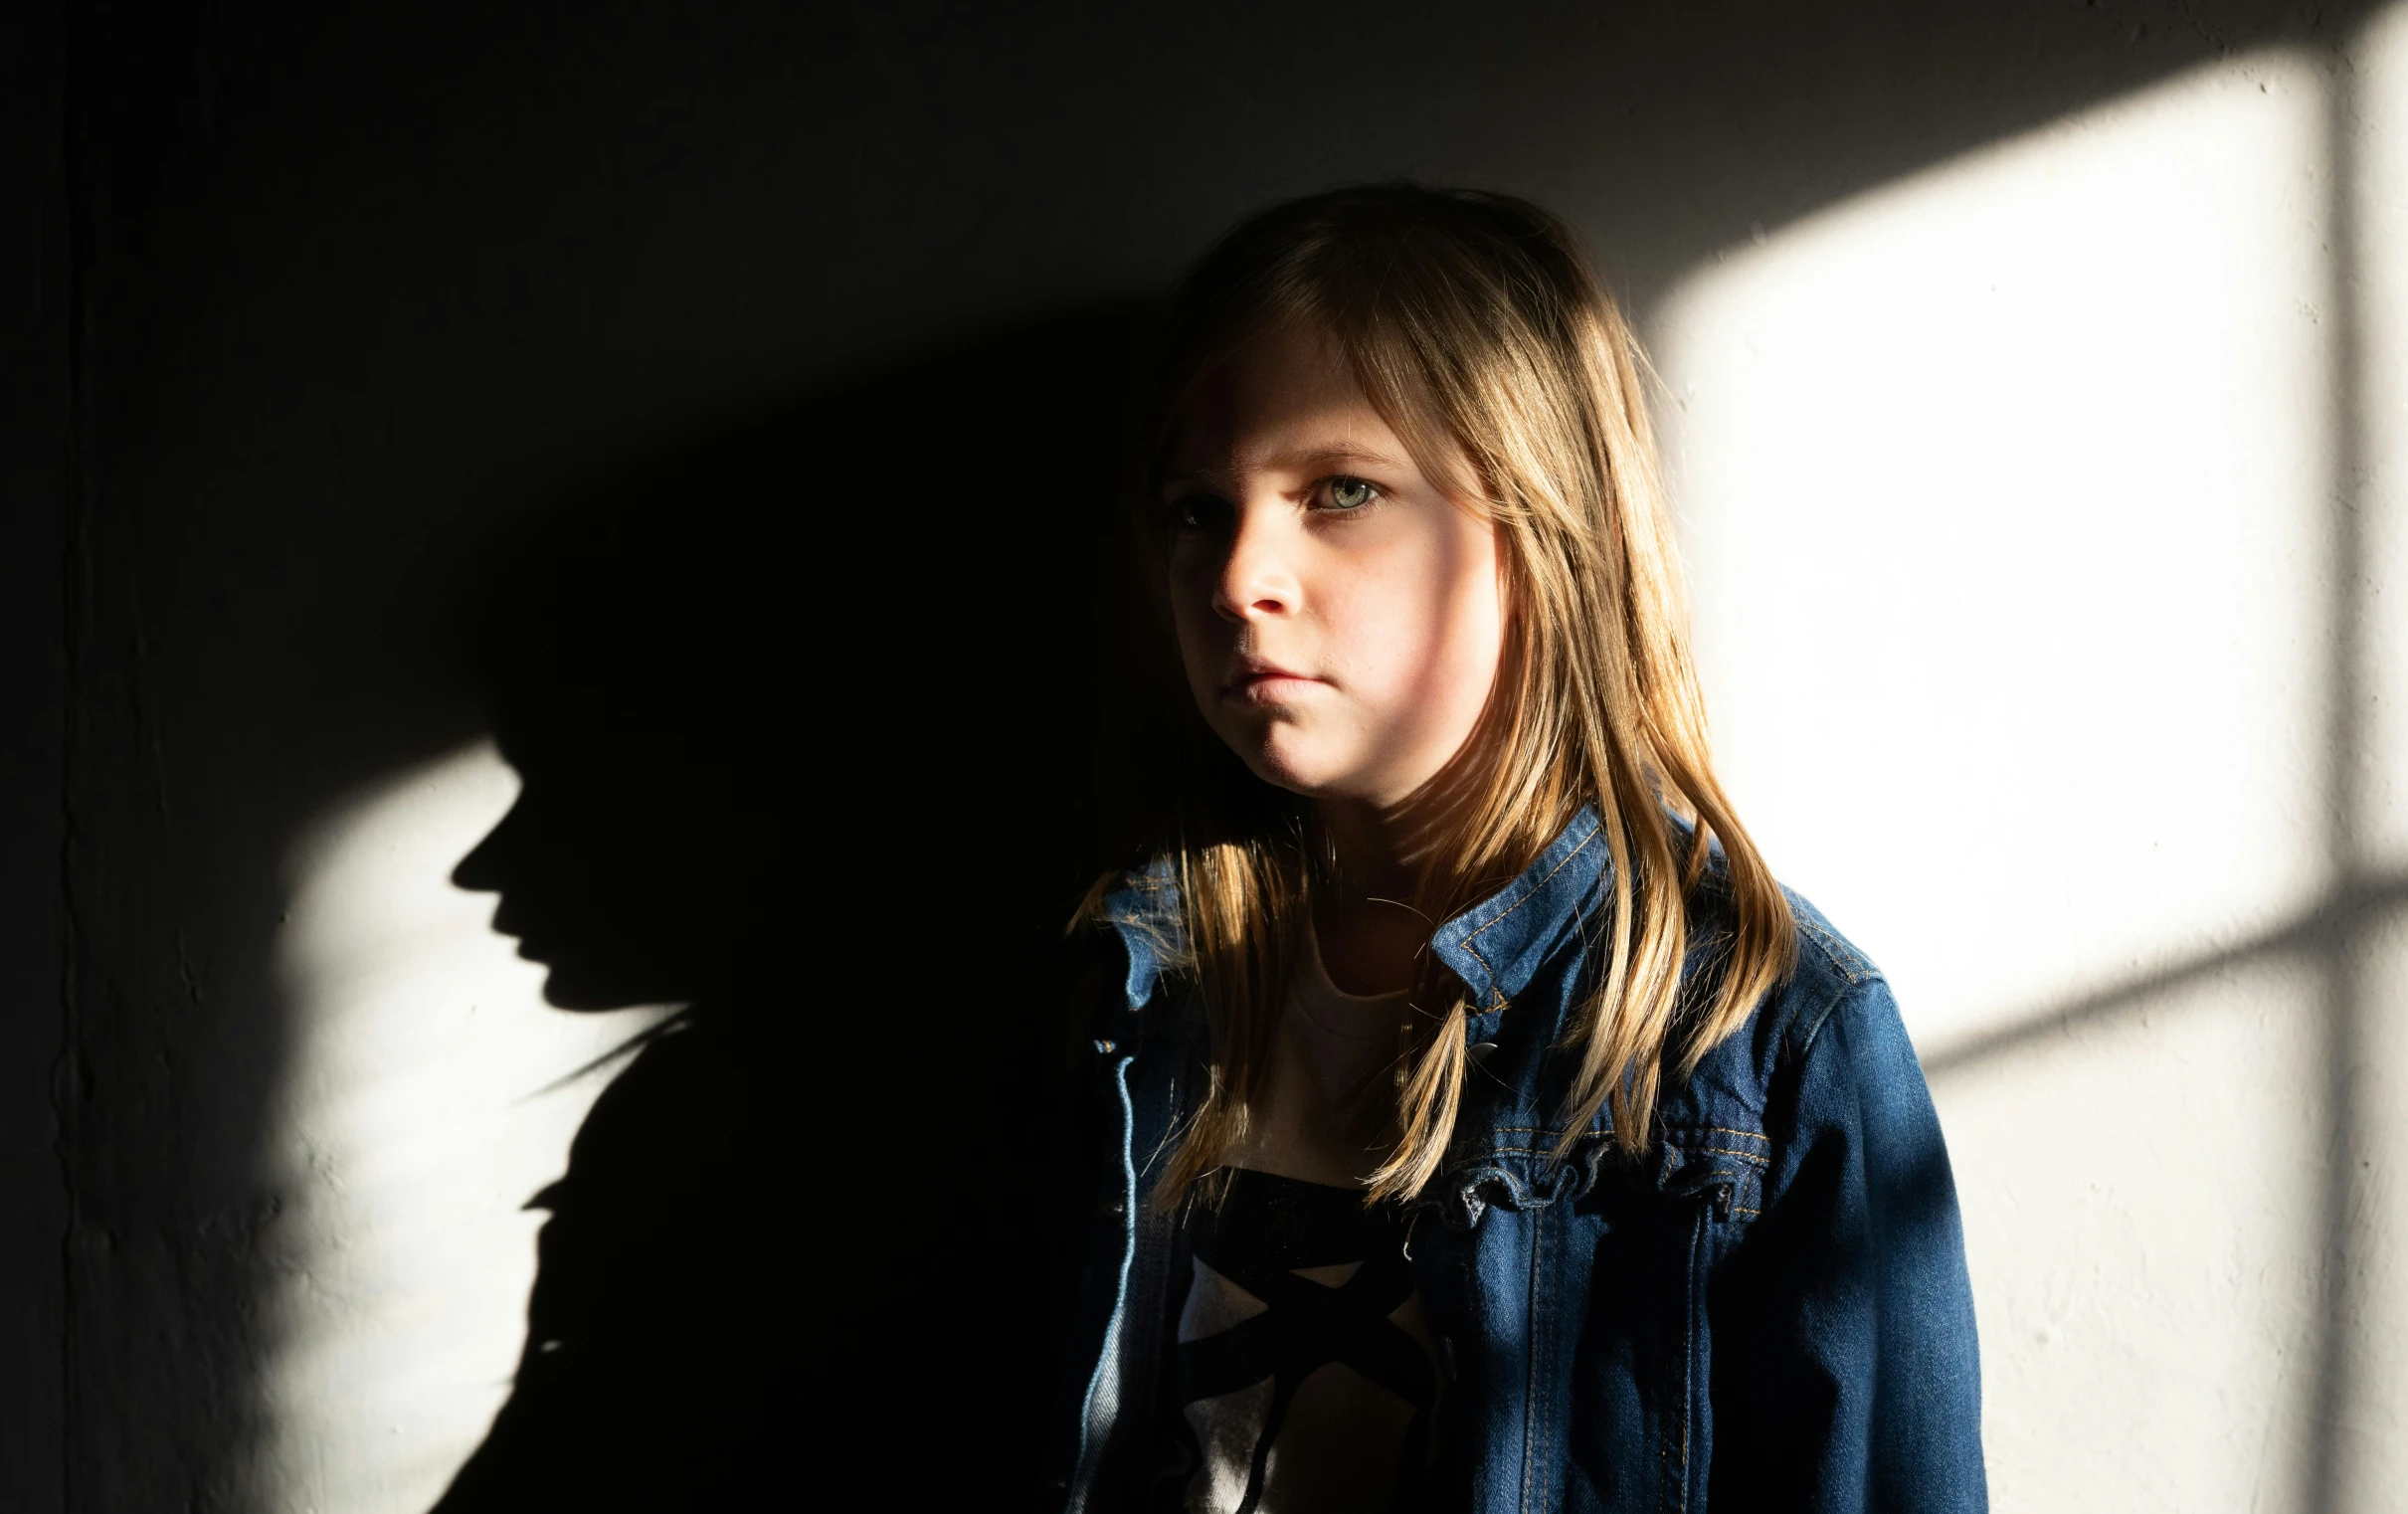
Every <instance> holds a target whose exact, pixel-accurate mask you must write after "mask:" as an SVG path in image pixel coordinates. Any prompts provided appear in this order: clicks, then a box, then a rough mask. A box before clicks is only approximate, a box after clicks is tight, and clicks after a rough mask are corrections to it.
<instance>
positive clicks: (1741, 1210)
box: [1731, 1204, 1763, 1215]
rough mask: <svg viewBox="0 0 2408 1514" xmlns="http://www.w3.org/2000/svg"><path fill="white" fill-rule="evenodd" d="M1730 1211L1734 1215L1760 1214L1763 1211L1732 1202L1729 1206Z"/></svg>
mask: <svg viewBox="0 0 2408 1514" xmlns="http://www.w3.org/2000/svg"><path fill="white" fill-rule="evenodd" d="M1731 1213H1733V1214H1735V1215H1760V1214H1762V1213H1763V1211H1762V1210H1760V1209H1750V1208H1749V1207H1748V1206H1746V1205H1745V1204H1734V1205H1733V1206H1731Z"/></svg>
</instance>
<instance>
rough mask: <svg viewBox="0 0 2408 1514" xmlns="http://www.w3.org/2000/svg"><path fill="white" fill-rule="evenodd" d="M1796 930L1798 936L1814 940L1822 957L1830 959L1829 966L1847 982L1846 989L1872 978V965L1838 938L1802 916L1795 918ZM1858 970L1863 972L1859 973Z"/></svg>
mask: <svg viewBox="0 0 2408 1514" xmlns="http://www.w3.org/2000/svg"><path fill="white" fill-rule="evenodd" d="M1797 928H1798V931H1799V933H1800V934H1802V935H1807V936H1812V937H1813V938H1814V944H1815V945H1817V946H1819V947H1821V948H1822V949H1823V955H1824V956H1826V957H1828V958H1830V959H1831V965H1832V966H1833V967H1835V968H1838V969H1839V971H1840V976H1841V977H1843V978H1846V979H1847V980H1848V987H1850V988H1856V987H1858V986H1860V985H1862V984H1863V983H1864V981H1865V980H1866V979H1867V978H1870V977H1872V976H1873V964H1872V963H1870V962H1868V961H1866V960H1865V958H1864V956H1863V955H1862V954H1861V953H1859V952H1858V951H1857V950H1856V949H1855V948H1854V947H1849V946H1846V943H1844V942H1842V941H1841V940H1840V938H1839V937H1838V936H1836V935H1834V934H1832V933H1831V932H1830V931H1827V930H1825V929H1823V928H1822V927H1821V926H1819V925H1817V924H1815V923H1814V922H1813V921H1812V920H1809V919H1807V918H1806V917H1805V916H1803V915H1800V916H1798V917H1797ZM1843 948H1844V950H1845V952H1846V956H1845V959H1844V960H1843V958H1842V955H1841V953H1842V950H1843ZM1851 964H1853V966H1852V965H1851ZM1859 968H1861V969H1863V971H1862V972H1859V971H1858V969H1859Z"/></svg>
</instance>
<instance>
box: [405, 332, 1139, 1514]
mask: <svg viewBox="0 0 2408 1514" xmlns="http://www.w3.org/2000/svg"><path fill="white" fill-rule="evenodd" d="M1136 320H1137V315H1136V312H1134V311H1132V310H1129V309H1119V308H1115V309H1105V310H1097V311H1089V312H1083V313H1078V314H1074V315H1069V316H1064V317H1061V318H1058V319H1054V320H1049V321H1044V322H1039V323H1036V324H1034V325H1031V326H1028V327H1024V328H1021V329H1019V330H1015V331H1011V332H1007V333H1004V334H1003V335H1000V336H997V337H993V338H989V339H986V340H981V341H976V342H970V343H965V344H961V345H958V346H955V347H952V348H949V349H946V350H944V351H940V352H936V353H933V354H930V355H929V356H927V357H925V358H923V359H920V360H918V361H915V362H912V363H909V364H906V365H903V366H901V367H898V368H895V369H891V370H888V371H885V372H883V373H880V374H877V375H875V376H873V377H870V378H868V379H865V380H862V381H860V382H858V383H853V384H849V385H845V386H842V387H840V388H836V389H834V390H830V391H826V392H823V393H820V394H817V395H814V396H812V397H810V398H809V399H807V400H805V401H803V402H801V403H799V404H795V405H790V406H787V407H784V408H782V409H781V410H779V411H777V412H776V413H773V414H770V415H767V416H764V417H762V418H760V419H758V420H756V421H754V422H752V423H749V424H747V425H744V426H741V427H738V428H734V429H732V430H730V431H729V432H727V433H725V434H723V435H719V436H715V437H712V438H709V439H707V440H706V441H704V442H702V443H699V444H697V445H695V446H692V447H688V448H685V449H682V450H680V451H678V452H677V453H675V454H674V455H672V456H669V457H666V458H663V459H661V460H659V462H658V463H657V464H655V465H653V466H649V467H647V468H643V469H639V470H636V471H634V472H632V473H630V474H628V475H627V476H626V477H624V478H622V479H621V480H619V481H617V482H615V483H614V484H613V485H612V486H610V487H609V488H607V489H602V490H597V491H594V492H593V493H591V494H588V495H586V496H583V497H580V498H577V499H574V500H572V501H570V502H569V503H568V504H567V505H566V506H565V507H564V508H562V509H560V510H559V511H557V512H554V514H553V516H552V517H551V519H550V520H549V522H548V523H547V524H546V525H545V526H544V527H543V528H541V529H539V530H538V531H537V532H536V533H535V534H534V535H533V536H532V538H531V539H530V540H529V541H528V542H527V543H526V546H525V549H524V550H523V551H522V552H520V553H519V554H518V556H517V558H516V559H515V560H514V561H513V562H512V563H511V564H510V565H509V566H508V567H507V568H506V569H505V570H504V571H503V572H502V573H501V574H499V575H498V576H497V579H496V587H495V591H494V594H493V608H492V612H491V614H490V616H489V617H488V619H487V621H486V623H485V625H484V627H483V629H482V631H481V633H480V636H479V639H478V645H479V648H480V662H481V666H482V668H483V670H484V676H485V678H486V680H487V683H488V686H489V688H490V691H491V695H492V701H493V704H492V707H493V718H494V724H495V728H496V732H497V738H498V741H499V743H500V747H501V750H502V753H503V755H504V756H505V757H506V758H507V759H508V760H509V761H510V762H511V763H512V765H513V766H515V767H516V768H517V769H518V771H519V773H520V775H521V777H522V778H523V780H524V787H523V789H522V791H521V793H520V796H519V798H518V801H517V803H516V804H515V806H514V807H513V808H512V809H511V811H510V812H509V814H508V815H507V816H506V817H505V818H504V819H503V820H502V821H501V822H500V824H498V825H497V826H496V827H495V828H494V830H493V832H492V833H491V834H490V835H489V836H487V837H486V838H485V839H484V840H483V841H482V842H481V843H480V844H479V845H478V846H477V847H476V848H475V850H474V851H473V852H470V854H469V855H468V856H467V857H466V858H465V859H463V861H462V862H461V863H460V865H459V868H458V871H457V873H456V875H455V880H456V881H457V882H458V883H459V884H460V885H461V886H463V887H465V888H471V889H482V890H491V891H494V892H497V893H498V894H499V895H500V901H499V904H498V906H497V909H496V912H495V917H494V925H495V928H496V929H497V930H500V931H503V932H506V933H508V934H510V935H514V936H517V937H518V938H519V939H520V941H521V943H522V946H521V951H522V954H523V955H526V956H528V957H531V958H534V959H536V960H538V961H540V962H542V963H544V964H546V965H547V967H548V968H549V970H550V972H549V978H548V980H547V983H546V988H545V993H546V997H547V998H548V999H549V1000H550V1001H551V1002H552V1003H553V1004H555V1005H557V1006H559V1007H562V1008H565V1009H572V1010H602V1009H608V1008H614V1007H619V1006H626V1005H634V1004H646V1003H660V1002H677V1003H683V1004H686V1005H687V1006H688V1007H687V1008H686V1009H684V1010H683V1011H682V1012H681V1013H679V1014H678V1015H676V1016H675V1017H674V1018H673V1019H671V1020H670V1021H668V1022H667V1023H666V1024H665V1025H664V1026H663V1027H662V1028H660V1029H659V1030H657V1031H655V1032H653V1033H651V1034H649V1035H648V1036H647V1037H645V1038H643V1039H642V1041H641V1043H640V1044H638V1045H636V1046H634V1047H632V1048H631V1051H632V1054H631V1055H630V1056H629V1058H628V1059H627V1060H626V1061H625V1063H624V1065H623V1066H621V1067H620V1068H619V1070H618V1071H617V1073H616V1076H615V1077H614V1078H613V1080H612V1081H611V1083H610V1084H609V1086H608V1087H607V1088H606V1089H605V1091H604V1092H603V1093H602V1095H601V1096H600V1098H599V1099H598V1100H597V1101H596V1103H595V1105H594V1107H593V1110H592V1112H591V1114H590V1115H589V1116H588V1118H587V1119H586V1121H585V1124H584V1126H583V1127H582V1128H581V1129H580V1131H579V1132H578V1135H577V1137H576V1141H575V1143H574V1146H573V1148H572V1150H571V1154H570V1159H569V1164H568V1170H567V1172H566V1174H565V1175H564V1176H563V1177H562V1178H561V1179H560V1180H559V1181H558V1182H556V1183H554V1184H553V1185H551V1186H550V1187H549V1188H547V1189H545V1190H544V1192H543V1193H541V1194H539V1195H537V1196H536V1198H535V1200H534V1201H533V1204H532V1206H531V1207H533V1208H539V1209H543V1210H545V1211H548V1212H549V1218H548V1219H547V1220H546V1222H545V1224H544V1226H543V1230H542V1233H541V1240H540V1243H539V1266H538V1274H537V1278H536V1282H535V1286H534V1289H533V1293H532V1296H531V1298H530V1300H529V1304H528V1311H527V1325H528V1328H527V1338H526V1347H525V1351H524V1354H523V1355H522V1357H521V1359H520V1362H519V1366H518V1370H517V1375H516V1378H515V1380H514V1385H513V1389H512V1393H511V1396H510V1398H509V1401H508V1403H507V1404H506V1405H505V1407H504V1408H503V1409H502V1411H501V1412H500V1414H499V1415H498V1417H497V1418H496V1419H495V1421H494V1423H493V1426H492V1428H491V1430H490V1432H489V1434H488V1436H487V1438H486V1439H485V1441H484V1443H483V1444H482V1445H481V1446H480V1447H479V1448H478V1449H477V1450H476V1452H475V1453H474V1454H473V1455H472V1456H471V1457H470V1458H469V1460H468V1461H467V1462H466V1464H465V1465H464V1466H463V1467H462V1469H461V1470H460V1472H459V1473H458V1475H457V1476H456V1478H455V1480H454V1482H453V1484H452V1486H451V1488H450V1490H449V1491H448V1492H447V1493H446V1494H445V1496H444V1498H443V1499H442V1501H441V1503H440V1504H439V1505H438V1510H439V1511H440V1514H470V1511H484V1510H511V1511H525V1510H541V1509H576V1510H602V1511H609V1510H636V1509H642V1510H647V1511H658V1510H678V1509H732V1508H744V1509H777V1508H803V1507H816V1506H821V1505H834V1504H851V1503H855V1502H859V1501H862V1500H863V1499H864V1498H874V1499H875V1500H876V1501H877V1502H880V1503H883V1504H888V1505H900V1506H903V1507H970V1506H976V1507H981V1508H990V1507H1017V1506H1019V1504H1020V1503H1022V1502H1024V1501H1026V1500H1027V1498H1028V1497H1030V1496H1031V1495H1033V1494H1034V1492H1035V1490H1036V1487H1037V1482H1038V1472H1039V1464H1040V1460H1041V1458H1042V1457H1043V1456H1044V1455H1045V1453H1046V1447H1045V1445H1044V1441H1043V1436H1044V1425H1045V1421H1046V1420H1047V1419H1048V1411H1049V1409H1050V1408H1051V1407H1052V1405H1053V1403H1054V1400H1055V1396H1056V1393H1057V1390H1058V1387H1059V1381H1060V1376H1061V1364H1060V1362H1059V1358H1058V1351H1057V1348H1058V1345H1059V1342H1058V1341H1057V1340H1055V1339H1054V1338H1053V1336H1054V1333H1055V1332H1053V1331H1051V1330H1050V1329H1049V1327H1048V1324H1047V1321H1048V1320H1049V1319H1050V1318H1051V1317H1052V1316H1053V1315H1054V1314H1055V1312H1056V1310H1057V1309H1058V1306H1059V1304H1060V1302H1061V1300H1062V1298H1063V1296H1064V1290H1065V1289H1066V1288H1067V1287H1068V1286H1069V1285H1070V1283H1071V1282H1072V1281H1073V1280H1074V1273H1075V1270H1076V1268H1075V1265H1074V1264H1073V1263H1072V1262H1071V1261H1070V1260H1069V1258H1070V1257H1071V1256H1072V1255H1073V1254H1074V1247H1075V1245H1076V1235H1075V1232H1076V1230H1077V1226H1076V1224H1075V1223H1074V1221H1075V1215H1076V1212H1077V1211H1078V1210H1080V1209H1082V1208H1083V1207H1084V1205H1085V1204H1086V1203H1087V1202H1089V1200H1088V1194H1089V1190H1088V1189H1087V1188H1086V1187H1085V1185H1084V1180H1083V1179H1081V1178H1079V1177H1078V1176H1077V1175H1075V1174H1065V1173H1064V1172H1063V1171H1061V1170H1060V1169H1059V1168H1058V1167H1057V1166H1055V1165H1053V1154H1054V1153H1055V1152H1057V1151H1059V1150H1062V1149H1065V1147H1066V1146H1067V1145H1068V1144H1070V1143H1066V1142H1065V1141H1064V1140H1063V1138H1062V1134H1061V1133H1062V1130H1063V1122H1065V1121H1067V1120H1071V1119H1076V1118H1080V1117H1082V1110H1083V1108H1084V1105H1083V1102H1082V1096H1081V1094H1080V1092H1079V1091H1077V1090H1081V1089H1083V1088H1084V1087H1085V1084H1086V1080H1085V1079H1082V1078H1081V1077H1080V1076H1079V1075H1078V1074H1079V1071H1080V1069H1081V1065H1082V1064H1081V1063H1080V1061H1079V1047H1080V1046H1082V1045H1083V1042H1082V1041H1079V1040H1078V1034H1079V1030H1080V1025H1081V1023H1082V1022H1083V1019H1084V1015H1083V1010H1082V1009H1081V1007H1080V1002H1079V994H1078V993H1077V992H1076V991H1075V990H1073V991H1071V992H1065V991H1064V983H1065V973H1064V962H1065V960H1071V961H1075V956H1076V954H1075V951H1074V950H1066V949H1065V948H1064V947H1063V945H1062V930H1061V926H1062V921H1063V920H1064V918H1065V917H1066V916H1067V914H1068V912H1069V910H1070V908H1071V906H1072V904H1073V903H1074V902H1075V901H1076V899H1077V897H1078V894H1079V892H1080V889H1081V888H1082V887H1083V885H1084V884H1085V882H1086V881H1087V880H1088V878H1089V877H1091V876H1092V875H1093V872H1094V870H1095V869H1096V868H1097V867H1098V866H1099V865H1100V864H1102V863H1104V862H1108V861H1111V860H1114V859H1115V857H1114V852H1115V849H1116V848H1117V847H1119V846H1120V845H1122V844H1123V843H1124V842H1125V841H1126V840H1127V839H1128V838H1129V837H1131V836H1133V835H1135V834H1136V832H1137V829H1138V828H1139V827H1141V826H1142V821H1140V820H1138V819H1136V818H1134V817H1132V816H1131V815H1128V814H1126V813H1122V814H1121V815H1120V816H1119V818H1118V819H1115V818H1114V813H1113V812H1114V811H1115V810H1116V808H1117V809H1119V810H1120V811H1123V812H1125V811H1126V810H1127V803H1126V802H1125V799H1124V798H1115V797H1114V794H1113V792H1112V786H1111V785H1110V784H1099V782H1098V776H1097V775H1098V774H1099V773H1111V772H1126V771H1128V769H1129V765H1130V763H1131V762H1132V761H1133V760H1135V759H1133V758H1132V756H1131V749H1130V745H1129V743H1130V742H1132V741H1141V742H1142V741H1143V740H1145V739H1146V737H1145V732H1146V731H1147V730H1148V729H1149V724H1148V722H1149V720H1151V719H1155V718H1157V717H1154V716H1150V715H1148V714H1147V713H1146V712H1145V710H1146V707H1147V706H1148V704H1149V701H1152V702H1153V703H1154V704H1156V705H1159V703H1160V701H1161V700H1162V699H1163V698H1164V697H1166V696H1167V694H1168V691H1167V690H1165V689H1163V688H1162V687H1161V685H1160V684H1159V682H1157V683H1155V684H1154V685H1153V686H1152V687H1151V688H1149V687H1148V686H1147V683H1146V679H1145V676H1144V675H1143V674H1142V673H1140V672H1139V671H1138V669H1140V668H1142V667H1144V666H1148V665H1152V666H1162V665H1167V664H1166V663H1164V662H1148V659H1147V657H1146V656H1144V655H1142V654H1140V653H1138V652H1137V651H1135V650H1134V644H1133V642H1132V639H1131V636H1130V635H1129V634H1128V633H1127V632H1126V631H1125V630H1121V631H1113V630H1107V628H1110V627H1116V626H1118V627H1125V626H1126V625H1127V624H1129V622H1128V620H1127V617H1126V615H1125V614H1124V613H1123V612H1125V610H1126V608H1127V607H1126V605H1125V604H1123V605H1120V606H1117V607H1116V606H1115V604H1114V602H1113V596H1114V595H1115V594H1116V593H1120V592H1123V591H1119V590H1115V589H1114V588H1113V587H1112V585H1114V584H1115V583H1116V582H1120V581H1121V580H1120V579H1119V577H1118V574H1117V571H1116V557H1115V552H1114V549H1113V547H1112V546H1111V545H1110V543H1111V542H1112V541H1113V538H1114V525H1113V522H1114V521H1115V520H1116V519H1117V518H1118V517H1119V516H1120V513H1121V512H1120V511H1119V510H1118V509H1117V497H1118V493H1117V491H1118V485H1119V481H1120V469H1121V465H1122V461H1123V453H1122V451H1121V449H1120V442H1121V438H1122V421H1123V415H1124V411H1123V405H1124V399H1125V396H1126V395H1127V393H1128V391H1129V385H1128V377H1129V371H1130V364H1129V357H1128V354H1129V352H1130V350H1131V339H1130V337H1131V332H1132V330H1133V329H1134V327H1135V322H1136ZM1140 640H1142V638H1140ZM1087 1059H1088V1060H1090V1061H1091V1060H1092V1052H1091V1051H1089V1052H1088V1053H1087Z"/></svg>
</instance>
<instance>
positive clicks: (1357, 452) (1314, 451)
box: [1261, 442, 1399, 469]
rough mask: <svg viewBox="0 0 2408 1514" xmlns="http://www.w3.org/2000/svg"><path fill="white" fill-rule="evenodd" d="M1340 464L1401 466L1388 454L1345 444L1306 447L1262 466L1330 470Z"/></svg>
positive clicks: (1264, 461)
mask: <svg viewBox="0 0 2408 1514" xmlns="http://www.w3.org/2000/svg"><path fill="white" fill-rule="evenodd" d="M1339 463H1360V464H1364V465H1367V466H1369V467H1372V468H1395V467H1397V466H1399V465H1398V461H1397V460H1396V459H1394V458H1391V457H1389V455H1388V454H1386V453H1378V452H1367V451H1365V450H1364V449H1362V448H1360V447H1356V446H1354V445H1352V444H1350V443H1344V442H1341V443H1339V444H1337V445H1335V446H1332V447H1304V448H1298V449H1297V450H1296V451H1294V452H1285V453H1280V454H1278V455H1277V456H1276V457H1270V458H1265V459H1263V460H1262V464H1261V466H1262V467H1264V468H1276V469H1310V468H1328V467H1330V466H1332V465H1334V464H1339Z"/></svg>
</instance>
